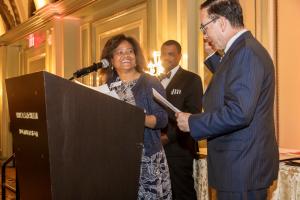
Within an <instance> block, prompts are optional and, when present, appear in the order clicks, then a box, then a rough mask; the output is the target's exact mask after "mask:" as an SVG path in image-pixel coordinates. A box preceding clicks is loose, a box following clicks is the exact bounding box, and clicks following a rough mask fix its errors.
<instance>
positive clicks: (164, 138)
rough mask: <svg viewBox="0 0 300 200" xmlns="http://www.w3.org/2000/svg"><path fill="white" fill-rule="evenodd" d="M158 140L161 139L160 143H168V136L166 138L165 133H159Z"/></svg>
mask: <svg viewBox="0 0 300 200" xmlns="http://www.w3.org/2000/svg"><path fill="white" fill-rule="evenodd" d="M160 141H161V143H162V144H163V145H166V144H168V143H169V138H168V135H167V133H163V132H162V133H161V135H160Z"/></svg>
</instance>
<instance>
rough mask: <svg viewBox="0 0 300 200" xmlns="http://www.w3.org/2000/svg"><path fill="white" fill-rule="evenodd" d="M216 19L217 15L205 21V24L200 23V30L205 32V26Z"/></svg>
mask: <svg viewBox="0 0 300 200" xmlns="http://www.w3.org/2000/svg"><path fill="white" fill-rule="evenodd" d="M217 19H219V17H214V18H212V19H211V20H210V21H209V22H207V23H205V24H201V25H200V31H201V32H202V33H204V34H206V28H207V27H206V26H207V25H208V24H210V23H212V22H214V21H216V20H217Z"/></svg>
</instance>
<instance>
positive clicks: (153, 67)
mask: <svg viewBox="0 0 300 200" xmlns="http://www.w3.org/2000/svg"><path fill="white" fill-rule="evenodd" d="M152 58H153V62H152V61H150V62H149V63H148V65H147V68H148V71H146V72H147V73H149V74H151V75H153V76H159V75H160V74H162V73H164V71H165V69H164V68H163V66H162V65H161V61H160V51H153V54H152Z"/></svg>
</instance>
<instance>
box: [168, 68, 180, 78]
mask: <svg viewBox="0 0 300 200" xmlns="http://www.w3.org/2000/svg"><path fill="white" fill-rule="evenodd" d="M179 67H180V65H177V66H176V67H174V68H173V69H172V70H171V71H170V72H171V76H170V78H169V79H172V78H173V76H174V75H175V74H176V72H177V71H178V69H179Z"/></svg>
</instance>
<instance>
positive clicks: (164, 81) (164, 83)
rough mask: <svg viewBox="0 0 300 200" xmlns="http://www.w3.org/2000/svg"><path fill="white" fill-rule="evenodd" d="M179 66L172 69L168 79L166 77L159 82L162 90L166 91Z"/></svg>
mask: <svg viewBox="0 0 300 200" xmlns="http://www.w3.org/2000/svg"><path fill="white" fill-rule="evenodd" d="M179 67H180V66H179V65H177V66H176V67H174V68H173V69H172V70H171V71H170V72H171V76H170V78H168V77H166V78H164V79H163V80H162V81H161V84H162V85H163V86H164V88H165V89H166V88H167V86H168V84H169V83H170V81H171V80H172V78H173V76H174V75H175V74H176V72H177V71H178V69H179Z"/></svg>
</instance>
